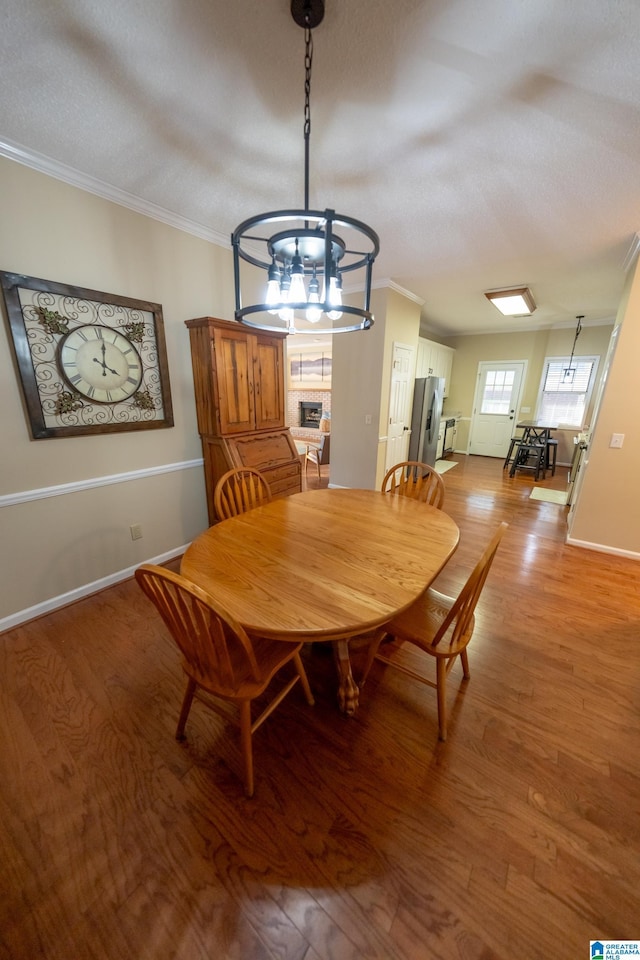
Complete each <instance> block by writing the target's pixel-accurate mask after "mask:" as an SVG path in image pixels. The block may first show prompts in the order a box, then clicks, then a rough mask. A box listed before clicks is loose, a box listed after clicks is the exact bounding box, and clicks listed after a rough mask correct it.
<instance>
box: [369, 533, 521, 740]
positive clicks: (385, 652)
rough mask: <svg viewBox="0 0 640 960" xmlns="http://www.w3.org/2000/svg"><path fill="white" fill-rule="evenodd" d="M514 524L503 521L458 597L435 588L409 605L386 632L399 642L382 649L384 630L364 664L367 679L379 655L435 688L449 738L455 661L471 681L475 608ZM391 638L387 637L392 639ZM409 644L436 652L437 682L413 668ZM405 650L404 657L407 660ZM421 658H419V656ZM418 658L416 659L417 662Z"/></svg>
mask: <svg viewBox="0 0 640 960" xmlns="http://www.w3.org/2000/svg"><path fill="white" fill-rule="evenodd" d="M508 526H509V524H508V523H504V522H503V523H501V524H500V526H499V527H498V529H497V530H496V532H495V534H494V535H493V537H492V538H491V540H490V541H489V543H488V544H487V546H486V548H485V550H484V552H483V554H482V556H481V557H480V559H479V560H478V562H477V563H476V565H475V567H474V568H473V571H472V572H471V574H470V576H469V579H468V580H467V582H466V583H465V585H464V586H463V588H462V590H461V591H460V593H459V594H458V596H457V597H448V596H446V594H444V593H440V592H439V591H438V590H434V589H433V588H429V589H428V590H427V591H425V593H424V594H423V595H422V596H421V597H420V599H419V600H417V601H416V602H415V603H414V604H412V606H411V607H409V609H408V610H405V612H404V613H401V614H399V616H397V617H396V618H395V619H394V620H392V621H391V622H390V623H388V624H387V628H386V630H387V634H386V637H389V636H390V637H391V638H392V639H393V642H391V643H385V645H384V646H383V647H382V652H381V651H380V645H381V642H382V639H383V636H385V635H383V634H378V636H377V637H376V638H375V639H374V641H373V642H372V644H371V645H370V647H369V650H368V654H367V659H366V662H365V666H364V673H363V677H362V683H364V681H365V679H366V677H367V675H368V673H369V671H370V669H371V666H372V664H373V661H374V660H379V661H380V662H381V663H386V664H388V665H389V666H392V667H395V668H396V669H397V670H400V671H401V672H402V673H404V674H406V675H407V676H410V677H413V678H414V679H415V680H419V681H420V682H421V683H426V684H427V685H428V686H430V687H434V688H435V689H436V691H437V699H438V733H439V737H440V739H441V740H446V739H447V708H446V702H447V701H446V683H447V677H448V675H449V672H450V671H451V668H452V667H453V665H454V663H455V662H456V660H457V659H458V657H460V662H461V663H462V670H463V674H464V678H465V680H468V679H469V676H470V674H469V660H468V657H467V645H468V643H469V641H470V640H471V637H472V635H473V628H474V625H475V617H474V611H475V608H476V604H477V603H478V600H479V598H480V594H481V592H482V588H483V587H484V584H485V580H486V579H487V575H488V573H489V570H490V569H491V564H492V563H493V558H494V557H495V555H496V551H497V549H498V545H499V543H500V541H501V540H502V537H503V536H504V534H505V531H506V530H507V527H508ZM386 637H385V639H386ZM405 644H411V645H413V646H414V647H417V648H418V649H419V650H421V651H423V652H424V653H427V654H429V655H430V656H432V657H435V661H436V679H435V681H434V680H432V679H430V678H429V677H427V676H425V675H424V674H423V673H422V672H419V671H418V670H416V669H413V665H411V664H409V663H408V661H407V659H406V653H407V651H406V650H405V651H403V647H404V645H405ZM403 655H404V659H403ZM417 659H418V660H419V657H418V658H417ZM415 660H416V658H415V657H414V658H413V663H415Z"/></svg>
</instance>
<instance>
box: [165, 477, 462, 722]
mask: <svg viewBox="0 0 640 960" xmlns="http://www.w3.org/2000/svg"><path fill="white" fill-rule="evenodd" d="M458 539H459V530H458V527H457V526H456V524H455V523H454V521H453V520H452V519H451V517H449V516H447V514H446V513H443V512H442V510H437V509H436V508H435V507H431V506H428V505H427V504H424V503H417V502H416V501H414V500H411V499H409V498H408V497H399V496H396V495H391V494H383V493H380V492H378V491H375V490H347V489H323V490H309V491H306V492H304V493H297V494H293V495H292V496H289V497H282V498H279V499H276V500H273V501H271V503H268V504H265V505H264V506H262V507H257V508H256V509H255V510H250V511H248V512H247V513H243V514H240V515H239V516H237V517H232V518H231V519H229V520H224V521H223V522H222V523H218V524H216V525H215V526H213V527H210V528H209V529H208V530H205V532H204V533H202V534H200V536H199V537H197V538H196V539H195V540H194V541H193V543H192V544H191V545H190V546H189V547H188V548H187V550H186V552H185V554H184V557H183V558H182V564H181V568H180V572H181V573H182V574H183V575H184V576H185V577H187V578H188V579H189V580H191V581H193V582H194V583H197V584H198V585H199V586H200V587H202V588H203V589H205V590H208V591H209V592H210V593H211V594H212V595H213V596H214V597H215V598H216V599H217V600H218V602H219V603H220V605H221V606H222V607H223V608H224V609H225V610H226V611H227V612H228V613H229V614H231V615H232V616H233V617H235V618H236V619H237V620H238V621H239V622H240V623H241V624H242V626H243V627H244V628H245V630H246V631H247V632H248V633H249V634H250V635H254V636H257V637H260V636H267V637H277V638H279V639H281V640H287V639H290V640H292V641H296V642H297V641H299V640H303V641H333V642H334V651H335V654H336V663H337V666H338V674H339V688H338V700H339V703H340V708H341V709H342V710H343V711H344V712H345V713H346V714H348V715H351V714H353V713H355V711H356V709H357V705H358V687H357V685H356V683H355V681H354V679H353V675H352V673H351V664H350V661H349V646H348V640H349V638H350V637H354V636H357V635H359V634H362V633H368V632H370V631H374V630H376V629H378V628H381V627H383V626H384V625H385V624H386V623H388V622H389V621H390V620H391V619H392V618H393V617H394V616H396V614H398V613H399V612H400V611H402V610H404V609H406V608H407V607H408V606H410V605H411V604H412V603H413V602H414V601H415V600H417V598H418V597H419V596H420V595H421V594H422V593H423V591H424V590H425V589H426V588H427V587H428V586H429V584H430V583H431V582H432V581H433V580H434V579H435V577H436V576H437V575H438V573H440V571H441V570H442V568H443V567H444V565H445V564H446V562H447V560H448V559H449V558H450V557H451V555H452V554H453V552H454V551H455V549H456V547H457V545H458Z"/></svg>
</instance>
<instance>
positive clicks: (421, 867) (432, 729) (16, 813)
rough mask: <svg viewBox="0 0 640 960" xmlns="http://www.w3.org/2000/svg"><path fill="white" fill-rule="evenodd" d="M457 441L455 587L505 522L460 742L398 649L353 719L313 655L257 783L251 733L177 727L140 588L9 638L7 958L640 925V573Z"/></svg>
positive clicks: (416, 956)
mask: <svg viewBox="0 0 640 960" xmlns="http://www.w3.org/2000/svg"><path fill="white" fill-rule="evenodd" d="M455 459H457V460H459V463H458V466H456V467H455V468H453V469H452V470H450V471H449V472H448V473H446V474H445V475H444V482H445V486H446V499H445V504H444V509H445V510H446V511H447V512H448V513H450V514H451V515H452V516H453V517H454V519H455V520H456V521H457V523H458V524H459V526H460V529H461V544H460V547H459V549H458V551H457V553H456V554H455V556H454V557H453V559H452V561H451V562H450V564H449V565H448V567H447V568H446V569H445V571H444V572H443V574H442V575H441V577H440V580H439V584H440V586H441V588H442V589H445V590H448V591H450V592H454V591H456V590H457V589H459V587H460V586H461V584H462V582H463V580H464V578H465V576H466V574H467V573H468V571H469V570H470V568H471V566H472V564H473V562H474V561H475V559H476V557H477V555H478V554H479V553H480V551H481V548H482V546H483V545H484V544H485V542H486V541H487V540H488V539H489V537H490V534H491V533H492V531H493V530H494V528H495V526H496V525H497V523H498V522H499V521H501V520H506V521H508V523H509V524H510V528H509V530H508V531H507V534H506V536H505V538H504V540H503V542H502V545H501V547H500V550H499V551H498V555H497V558H496V561H495V563H494V567H493V570H492V572H491V574H490V576H489V579H488V581H487V584H486V587H485V590H484V593H483V596H482V598H481V601H480V605H479V608H478V615H477V624H476V633H475V636H474V638H473V640H472V642H471V645H470V647H469V659H470V667H471V680H470V681H469V683H468V684H462V685H460V686H458V679H459V678H460V676H461V670H460V669H459V667H456V668H455V669H454V672H453V673H452V674H451V678H450V690H449V708H450V718H449V738H448V740H447V742H446V743H439V742H438V740H437V710H436V701H435V692H434V691H433V690H430V689H429V688H426V687H424V686H422V685H420V684H418V683H417V682H414V681H412V680H410V679H408V678H406V677H402V676H400V675H398V674H394V673H393V672H391V671H389V672H387V673H386V674H385V671H384V667H382V665H380V664H374V667H373V669H372V672H371V674H370V677H369V679H368V681H367V685H366V687H365V689H364V691H363V695H362V698H361V707H360V711H359V713H358V715H357V716H356V717H355V718H354V719H351V720H347V719H345V718H344V717H343V716H342V715H340V714H339V713H338V711H337V709H336V705H335V702H334V693H335V679H334V672H333V671H334V667H333V662H332V658H331V656H327V655H326V653H327V651H326V650H325V648H318V647H313V648H308V649H307V650H306V651H305V663H306V666H307V670H308V674H309V679H310V682H311V684H312V686H313V688H314V693H315V694H316V706H315V707H313V708H310V707H308V706H307V705H306V703H305V701H304V698H303V696H302V694H301V693H300V694H298V693H296V692H295V691H294V693H293V694H292V695H291V696H290V697H288V698H287V700H286V701H285V702H284V703H283V704H282V705H281V707H280V708H279V710H278V711H276V713H275V714H274V715H273V716H272V717H271V718H270V719H269V720H268V721H267V722H266V723H265V725H264V726H263V727H262V728H261V729H260V731H259V733H257V734H256V737H255V756H256V794H255V797H254V798H253V799H252V800H247V799H246V798H245V797H244V794H243V789H242V783H241V779H240V772H241V760H240V752H239V749H238V746H237V742H236V735H237V734H236V730H235V728H234V727H232V726H228V727H226V726H225V724H224V722H223V721H222V720H219V719H217V718H216V717H215V716H212V714H211V713H210V712H209V711H205V710H204V709H202V708H201V709H198V705H197V704H196V705H195V706H194V708H193V710H192V714H191V717H190V720H189V725H188V727H187V735H188V739H187V741H186V742H185V743H182V744H181V743H177V742H176V741H175V739H174V731H175V725H176V721H177V715H178V711H179V705H180V700H181V696H182V692H183V680H182V676H181V671H180V669H179V667H178V657H177V655H176V653H175V651H174V648H173V646H172V644H171V642H170V640H169V639H168V637H167V635H166V633H165V630H164V627H163V625H162V623H161V622H160V621H159V619H158V617H157V615H156V613H155V610H154V608H153V607H152V606H151V604H150V603H149V602H148V601H147V600H146V598H145V597H144V596H143V595H142V593H141V591H140V590H139V588H138V587H137V586H136V584H135V582H134V581H127V582H125V583H122V584H119V585H117V586H115V587H112V588H110V589H109V590H106V591H104V592H103V593H101V594H99V595H96V596H94V597H91V598H88V599H85V600H82V601H80V602H78V603H75V604H74V605H72V606H69V607H67V608H65V609H63V610H60V611H57V612H55V613H53V614H52V615H50V616H47V617H45V618H42V619H40V620H38V621H34V622H32V623H30V624H26V625H24V626H22V627H18V628H16V629H14V630H11V631H8V632H7V633H5V634H4V635H2V637H0V641H1V646H0V650H1V657H2V664H1V667H2V671H1V676H2V680H1V686H0V691H1V692H0V710H1V713H0V716H1V718H2V730H3V741H4V742H3V749H2V752H1V760H0V764H1V774H2V776H1V786H0V818H1V823H2V827H1V831H0V836H1V842H0V857H1V862H2V867H1V870H2V888H3V890H2V898H1V900H0V956H2V957H3V958H5V957H6V958H11V960H17V958H19V960H22V958H28V960H32V958H35V957H44V958H48V960H71V958H73V960H85V958H96V960H98V958H100V960H105V958H107V960H112V958H113V960H116V958H117V960H122V958H125V957H126V958H135V960H147V958H149V960H165V958H179V960H200V958H205V957H206V958H209V957H215V958H223V960H263V958H265V960H266V958H275V957H277V958H283V960H285V958H286V960H356V958H358V960H359V958H363V957H367V958H380V960H422V958H424V960H431V958H438V960H458V958H460V960H494V958H495V960H515V958H518V960H534V958H535V960H540V958H542V957H558V958H561V960H564V958H567V960H569V958H571V960H573V958H581V957H585V958H586V957H588V955H589V954H588V950H589V940H590V939H595V938H601V939H606V938H616V939H629V938H634V937H640V893H639V891H640V750H639V749H638V744H639V733H640V643H639V640H640V591H639V589H638V586H639V575H640V566H638V564H637V563H636V562H634V561H631V560H625V559H622V558H617V557H612V556H608V555H604V554H599V553H595V552H590V551H585V550H579V549H576V548H574V547H569V546H566V545H565V543H564V536H565V529H566V522H565V515H566V508H564V507H562V506H559V505H556V504H549V503H543V502H537V501H532V500H529V498H528V497H529V492H530V490H531V487H532V485H533V484H532V480H531V478H530V477H523V476H516V477H515V478H514V479H513V480H510V479H508V477H505V476H504V475H503V472H502V469H501V463H500V462H499V461H497V460H489V459H485V458H479V457H457V458H455ZM309 478H311V471H309ZM565 479H566V471H564V470H563V468H559V470H558V473H557V475H556V477H555V478H554V479H553V480H547V481H546V482H545V483H544V484H540V485H544V486H552V487H553V486H555V487H558V488H561V487H562V486H563V485H564V483H565ZM309 482H310V485H311V482H312V481H311V480H310V481H309ZM316 482H317V481H313V483H316ZM321 483H323V484H324V483H326V476H323V479H322V480H321ZM360 656H361V654H360V653H359V652H358V651H357V650H356V651H354V669H357V667H358V663H359V657H360Z"/></svg>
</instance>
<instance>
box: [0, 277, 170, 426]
mask: <svg viewBox="0 0 640 960" xmlns="http://www.w3.org/2000/svg"><path fill="white" fill-rule="evenodd" d="M0 287H1V289H2V294H3V295H4V300H5V304H6V307H7V319H8V320H9V329H10V332H11V336H12V338H13V347H14V352H15V357H16V363H17V366H18V371H19V377H20V381H21V386H22V390H23V394H24V401H25V409H26V412H27V416H28V418H29V428H30V430H31V436H32V437H33V439H34V440H44V439H49V438H56V437H80V436H88V435H90V434H102V433H120V432H122V431H125V430H150V429H154V428H158V427H172V426H173V411H172V407H171V386H170V383H169V367H168V363H167V350H166V345H165V339H164V321H163V319H162V306H161V305H160V304H159V303H152V302H150V301H148V300H133V299H131V298H130V297H121V296H118V295H117V294H109V293H101V292H100V291H98V290H88V289H85V288H83V287H72V286H69V285H68V284H64V283H57V282H56V281H53V280H41V279H39V278H38V277H26V276H24V275H23V274H18V273H5V272H3V271H0Z"/></svg>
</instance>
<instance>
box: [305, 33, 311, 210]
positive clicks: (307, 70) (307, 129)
mask: <svg viewBox="0 0 640 960" xmlns="http://www.w3.org/2000/svg"><path fill="white" fill-rule="evenodd" d="M312 66H313V37H312V36H311V27H310V26H309V15H308V14H307V16H306V26H305V30H304V208H305V210H308V209H309V139H310V137H311V67H312Z"/></svg>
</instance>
